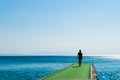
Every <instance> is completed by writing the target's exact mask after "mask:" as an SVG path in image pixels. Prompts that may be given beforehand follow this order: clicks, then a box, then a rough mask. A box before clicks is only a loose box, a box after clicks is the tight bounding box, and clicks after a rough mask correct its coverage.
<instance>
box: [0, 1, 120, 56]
mask: <svg viewBox="0 0 120 80" xmlns="http://www.w3.org/2000/svg"><path fill="white" fill-rule="evenodd" d="M119 3H120V1H119V0H0V54H1V55H25V54H27V55H29V54H30V55H36V54H37V55H45V54H47V55H52V54H54V55H76V53H77V52H78V50H79V49H82V51H83V53H84V55H115V54H116V55H119V53H120V45H119V44H120V36H119V34H120V10H119V9H120V5H119Z"/></svg>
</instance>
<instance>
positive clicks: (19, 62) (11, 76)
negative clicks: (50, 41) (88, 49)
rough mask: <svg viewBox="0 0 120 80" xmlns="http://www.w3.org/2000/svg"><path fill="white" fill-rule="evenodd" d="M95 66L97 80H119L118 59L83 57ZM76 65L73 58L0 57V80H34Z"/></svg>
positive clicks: (119, 62)
mask: <svg viewBox="0 0 120 80" xmlns="http://www.w3.org/2000/svg"><path fill="white" fill-rule="evenodd" d="M82 62H83V63H92V64H94V65H95V67H96V70H97V74H98V78H99V80H120V57H115V56H111V57H108V56H101V57H100V56H84V57H83V61H82ZM73 63H77V57H75V56H0V80H36V79H37V78H41V77H44V76H46V75H48V74H50V73H52V72H54V71H57V70H60V69H62V68H64V67H67V66H69V65H71V64H73Z"/></svg>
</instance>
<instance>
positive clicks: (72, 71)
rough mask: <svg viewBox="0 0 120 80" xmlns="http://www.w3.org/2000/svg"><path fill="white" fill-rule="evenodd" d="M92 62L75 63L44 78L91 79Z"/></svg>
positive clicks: (57, 79)
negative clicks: (80, 64)
mask: <svg viewBox="0 0 120 80" xmlns="http://www.w3.org/2000/svg"><path fill="white" fill-rule="evenodd" d="M90 75H91V74H90V64H82V66H80V67H79V66H78V64H73V65H71V66H69V67H67V68H65V69H63V70H60V71H58V72H55V73H53V74H51V75H49V76H46V77H44V78H43V79H42V80H72V79H90Z"/></svg>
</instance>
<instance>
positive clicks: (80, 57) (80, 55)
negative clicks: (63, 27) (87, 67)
mask: <svg viewBox="0 0 120 80" xmlns="http://www.w3.org/2000/svg"><path fill="white" fill-rule="evenodd" d="M77 58H78V63H79V66H81V62H82V52H81V50H79V52H78V55H77Z"/></svg>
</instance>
